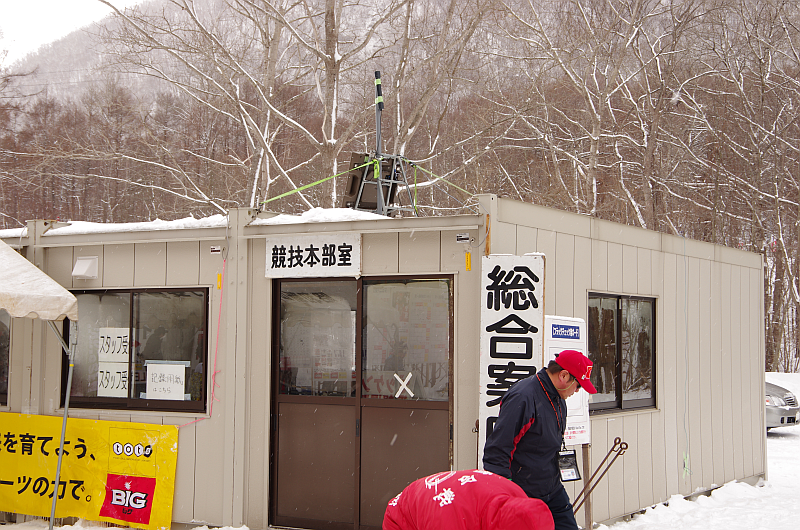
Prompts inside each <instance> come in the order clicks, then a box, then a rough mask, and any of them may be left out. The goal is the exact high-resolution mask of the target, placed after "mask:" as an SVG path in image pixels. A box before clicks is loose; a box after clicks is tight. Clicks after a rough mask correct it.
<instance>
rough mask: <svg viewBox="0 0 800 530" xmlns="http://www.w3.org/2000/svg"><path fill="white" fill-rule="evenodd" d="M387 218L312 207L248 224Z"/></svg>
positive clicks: (374, 214) (365, 213)
mask: <svg viewBox="0 0 800 530" xmlns="http://www.w3.org/2000/svg"><path fill="white" fill-rule="evenodd" d="M378 219H389V218H388V217H386V216H385V215H378V214H376V213H372V212H362V211H360V210H353V209H352V208H312V209H310V210H308V211H307V212H303V213H302V214H300V215H299V216H298V215H286V214H281V215H277V216H275V217H270V218H269V219H256V220H255V221H253V222H252V223H250V226H254V225H256V226H258V225H284V224H300V223H331V222H339V221H375V220H378Z"/></svg>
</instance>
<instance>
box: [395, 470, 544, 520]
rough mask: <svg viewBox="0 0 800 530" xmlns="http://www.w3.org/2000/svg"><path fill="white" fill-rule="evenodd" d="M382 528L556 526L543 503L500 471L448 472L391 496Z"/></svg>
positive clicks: (424, 479)
mask: <svg viewBox="0 0 800 530" xmlns="http://www.w3.org/2000/svg"><path fill="white" fill-rule="evenodd" d="M383 530H553V517H552V516H551V515H550V510H548V509H547V506H546V505H545V504H544V503H543V502H542V501H540V500H539V499H530V498H528V496H527V495H525V492H524V491H522V488H520V487H519V486H517V485H516V484H514V483H513V482H511V481H510V480H507V479H504V478H503V477H501V476H499V475H495V474H494V473H490V472H488V471H481V470H479V469H472V470H469V471H445V472H442V473H436V474H434V475H430V476H428V477H425V478H421V479H419V480H416V481H414V482H412V483H411V484H409V485H408V486H407V487H406V489H404V490H403V491H402V492H401V493H400V494H399V495H398V496H397V497H395V498H394V499H392V500H390V501H389V505H388V506H387V507H386V513H385V514H384V516H383Z"/></svg>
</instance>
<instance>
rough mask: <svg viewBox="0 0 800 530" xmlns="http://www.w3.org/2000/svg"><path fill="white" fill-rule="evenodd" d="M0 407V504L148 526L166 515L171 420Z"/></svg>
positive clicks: (173, 450) (156, 527) (173, 438)
mask: <svg viewBox="0 0 800 530" xmlns="http://www.w3.org/2000/svg"><path fill="white" fill-rule="evenodd" d="M61 422H62V419H61V418H59V417H56V416H32V415H27V414H13V413H9V412H3V413H0V511H4V512H11V513H24V514H28V515H35V516H40V517H47V516H49V515H50V509H51V506H52V502H53V495H58V502H57V505H56V514H55V515H56V517H79V518H81V519H87V520H90V521H105V522H109V523H116V524H122V525H123V526H132V527H136V528H146V529H148V530H161V529H168V528H169V527H170V525H171V523H172V499H173V496H174V492H175V467H176V464H177V458H178V428H177V427H176V426H174V425H149V424H144V423H125V422H115V421H101V420H86V419H78V418H69V419H68V420H67V429H66V433H65V437H64V454H63V461H62V465H61V477H60V479H59V482H58V486H56V484H55V478H56V465H57V463H58V448H59V442H60V441H61Z"/></svg>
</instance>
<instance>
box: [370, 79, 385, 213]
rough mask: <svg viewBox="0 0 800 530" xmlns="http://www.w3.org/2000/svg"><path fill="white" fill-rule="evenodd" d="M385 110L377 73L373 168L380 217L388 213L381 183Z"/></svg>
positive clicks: (377, 211) (377, 210)
mask: <svg viewBox="0 0 800 530" xmlns="http://www.w3.org/2000/svg"><path fill="white" fill-rule="evenodd" d="M382 110H383V90H382V88H381V72H380V71H379V70H376V71H375V160H376V162H375V164H374V165H373V166H372V176H373V177H375V185H376V186H377V189H376V190H375V199H376V202H377V203H378V204H377V206H378V207H377V209H376V212H375V213H377V214H378V215H384V214H385V213H386V211H385V208H384V204H383V182H382V181H381V111H382Z"/></svg>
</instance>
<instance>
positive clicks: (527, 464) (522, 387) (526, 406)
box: [483, 369, 567, 498]
mask: <svg viewBox="0 0 800 530" xmlns="http://www.w3.org/2000/svg"><path fill="white" fill-rule="evenodd" d="M548 396H549V398H550V399H548ZM551 402H552V405H551ZM553 409H555V410H553ZM566 416H567V404H566V402H565V401H564V400H563V399H561V396H559V395H558V392H557V391H556V388H555V387H554V386H553V382H552V381H550V377H549V376H548V375H547V371H546V370H545V369H542V370H540V371H539V373H537V374H536V375H533V376H530V377H528V378H525V379H523V380H521V381H519V382H517V383H516V384H515V385H514V386H512V387H511V389H510V390H509V391H508V392H506V395H505V396H504V397H503V401H502V402H501V404H500V414H498V417H497V421H496V422H495V424H494V430H493V431H492V434H490V435H489V439H488V440H486V445H485V447H484V449H483V468H484V469H485V470H486V471H491V472H492V473H497V474H498V475H502V476H504V477H506V478H509V479H511V480H513V481H514V482H515V483H516V484H519V486H521V487H522V489H523V490H524V491H525V493H527V494H528V496H529V497H536V498H542V497H545V496H547V495H548V494H550V493H553V492H554V491H556V490H557V489H558V488H560V487H561V475H560V472H559V470H558V452H559V450H560V449H561V441H562V439H563V435H564V428H565V427H566V423H567V418H566Z"/></svg>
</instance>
